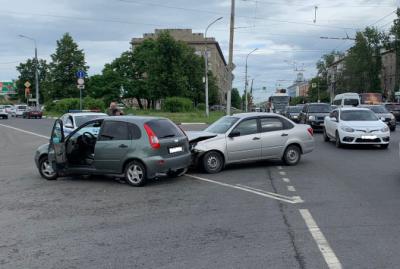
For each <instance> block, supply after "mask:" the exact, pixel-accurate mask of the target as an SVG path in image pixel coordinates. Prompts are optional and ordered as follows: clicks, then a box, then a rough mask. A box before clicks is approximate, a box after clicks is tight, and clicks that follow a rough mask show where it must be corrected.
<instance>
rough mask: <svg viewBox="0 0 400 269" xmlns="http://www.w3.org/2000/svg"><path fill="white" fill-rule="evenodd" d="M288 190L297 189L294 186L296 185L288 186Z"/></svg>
mask: <svg viewBox="0 0 400 269" xmlns="http://www.w3.org/2000/svg"><path fill="white" fill-rule="evenodd" d="M287 189H288V191H296V189H295V188H294V186H287Z"/></svg>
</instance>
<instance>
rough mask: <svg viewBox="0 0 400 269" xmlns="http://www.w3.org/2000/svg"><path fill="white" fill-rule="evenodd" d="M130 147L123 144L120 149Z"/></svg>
mask: <svg viewBox="0 0 400 269" xmlns="http://www.w3.org/2000/svg"><path fill="white" fill-rule="evenodd" d="M127 147H128V146H127V145H125V144H121V145H119V148H123V149H124V148H127Z"/></svg>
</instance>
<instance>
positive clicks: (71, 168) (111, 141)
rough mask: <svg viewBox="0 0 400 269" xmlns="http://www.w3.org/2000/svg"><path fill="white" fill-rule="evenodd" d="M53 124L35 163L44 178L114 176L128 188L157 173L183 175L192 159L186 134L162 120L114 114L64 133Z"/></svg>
mask: <svg viewBox="0 0 400 269" xmlns="http://www.w3.org/2000/svg"><path fill="white" fill-rule="evenodd" d="M63 127H64V126H63V122H62V121H61V120H60V119H57V120H56V121H55V123H54V126H53V130H52V133H51V136H50V141H49V144H45V145H42V146H40V147H39V148H38V149H37V150H36V154H35V163H36V166H37V168H38V170H39V173H40V175H41V176H42V177H43V178H45V179H47V180H54V179H57V177H59V176H66V175H114V176H116V177H121V176H122V177H124V178H125V180H126V182H127V183H128V184H130V185H132V186H142V185H144V184H145V183H146V181H147V179H151V178H155V177H158V176H161V175H166V176H172V177H175V176H180V175H183V174H184V173H185V172H186V170H187V167H188V166H189V165H190V163H191V153H190V150H189V142H188V138H187V137H186V136H185V134H184V133H183V131H181V129H179V127H178V126H176V125H175V124H174V123H173V122H172V121H170V120H168V119H165V118H155V117H135V116H117V117H103V118H98V119H95V120H92V121H89V122H86V123H85V124H83V125H82V126H80V127H79V128H78V129H76V130H75V131H73V132H72V133H71V134H70V135H68V136H65V135H64V131H63Z"/></svg>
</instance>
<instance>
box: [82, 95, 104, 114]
mask: <svg viewBox="0 0 400 269" xmlns="http://www.w3.org/2000/svg"><path fill="white" fill-rule="evenodd" d="M82 105H83V109H98V110H100V111H104V110H105V108H106V105H105V103H104V101H103V100H101V99H94V98H92V97H85V98H84V99H83V104H82Z"/></svg>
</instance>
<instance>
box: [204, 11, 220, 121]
mask: <svg viewBox="0 0 400 269" xmlns="http://www.w3.org/2000/svg"><path fill="white" fill-rule="evenodd" d="M221 19H222V17H219V18H218V19H216V20H214V21H212V22H211V23H210V24H209V25H208V26H207V28H206V30H205V32H204V68H205V71H204V72H205V74H204V83H205V91H206V94H205V95H206V116H207V118H208V117H209V116H210V110H209V106H208V48H207V32H208V29H209V28H210V27H211V25H213V24H214V23H216V22H217V21H219V20H221Z"/></svg>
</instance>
